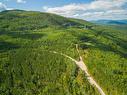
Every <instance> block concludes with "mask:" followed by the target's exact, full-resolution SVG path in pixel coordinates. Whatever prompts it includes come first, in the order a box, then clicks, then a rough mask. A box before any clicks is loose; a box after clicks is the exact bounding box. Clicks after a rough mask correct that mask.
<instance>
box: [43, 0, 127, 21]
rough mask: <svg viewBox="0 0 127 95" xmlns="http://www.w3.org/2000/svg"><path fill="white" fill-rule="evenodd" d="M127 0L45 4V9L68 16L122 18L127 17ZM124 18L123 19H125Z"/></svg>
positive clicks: (88, 18)
mask: <svg viewBox="0 0 127 95" xmlns="http://www.w3.org/2000/svg"><path fill="white" fill-rule="evenodd" d="M125 5H127V0H96V1H93V2H91V3H84V4H75V3H73V4H68V5H64V6H60V7H47V6H44V7H43V10H45V11H46V12H50V13H55V14H59V15H62V16H66V17H75V18H82V19H87V20H92V19H122V18H123V17H124V18H127V16H126V15H127V9H126V8H124V6H125ZM124 18H123V19H124Z"/></svg>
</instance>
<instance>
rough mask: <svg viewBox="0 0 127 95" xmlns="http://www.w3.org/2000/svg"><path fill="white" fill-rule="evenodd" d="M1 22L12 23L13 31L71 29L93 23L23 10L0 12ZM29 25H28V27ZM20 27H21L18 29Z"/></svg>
mask: <svg viewBox="0 0 127 95" xmlns="http://www.w3.org/2000/svg"><path fill="white" fill-rule="evenodd" d="M0 20H1V21H3V22H6V21H9V22H11V26H10V27H13V29H15V28H19V29H22V30H27V29H39V28H44V27H65V28H66V27H70V26H75V27H77V26H82V25H84V24H85V25H90V24H91V23H89V22H87V21H84V20H78V19H73V18H65V17H62V16H59V15H56V14H51V13H42V12H34V11H23V10H9V11H3V12H0ZM26 23H27V25H26ZM18 26H19V27H18Z"/></svg>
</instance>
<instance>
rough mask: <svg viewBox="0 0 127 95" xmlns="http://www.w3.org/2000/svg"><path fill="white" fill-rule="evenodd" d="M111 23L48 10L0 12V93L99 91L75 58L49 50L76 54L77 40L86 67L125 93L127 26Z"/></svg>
mask: <svg viewBox="0 0 127 95" xmlns="http://www.w3.org/2000/svg"><path fill="white" fill-rule="evenodd" d="M120 27H124V28H122V29H121V28H120ZM111 28H112V29H111ZM115 28H116V26H97V25H94V24H91V23H89V22H86V21H83V20H77V19H71V18H65V17H61V16H58V15H54V14H49V13H40V12H32V11H30V12H28V11H21V10H12V11H4V12H1V13H0V94H1V95H84V94H86V95H99V93H98V91H97V89H96V88H95V87H93V86H91V85H90V84H89V82H88V80H87V79H86V76H85V74H84V73H83V72H82V71H81V70H79V68H77V66H76V65H75V63H74V62H72V61H71V60H69V59H67V58H65V57H63V56H61V55H59V54H53V53H51V52H50V51H57V52H59V53H64V54H67V55H69V56H71V57H73V58H75V59H77V60H78V59H79V55H78V53H77V51H76V48H75V44H78V45H79V49H80V53H81V54H82V56H84V61H85V62H86V63H87V66H88V70H89V71H90V73H91V75H92V76H93V77H94V78H95V80H96V81H97V82H98V83H99V85H100V86H101V87H102V88H103V89H104V91H105V93H106V94H107V95H125V94H126V93H127V82H126V79H127V75H126V74H127V72H126V71H127V64H126V63H127V59H126V57H127V37H126V26H119V27H117V30H116V29H115ZM86 51H87V52H86Z"/></svg>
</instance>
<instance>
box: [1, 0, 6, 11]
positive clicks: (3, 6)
mask: <svg viewBox="0 0 127 95" xmlns="http://www.w3.org/2000/svg"><path fill="white" fill-rule="evenodd" d="M6 9H7V6H6V5H5V4H3V3H2V2H0V11H3V10H6Z"/></svg>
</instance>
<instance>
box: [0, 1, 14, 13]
mask: <svg viewBox="0 0 127 95" xmlns="http://www.w3.org/2000/svg"><path fill="white" fill-rule="evenodd" d="M12 9H13V8H8V7H7V6H6V5H5V4H3V3H2V2H0V12H1V11H4V10H12Z"/></svg>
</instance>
